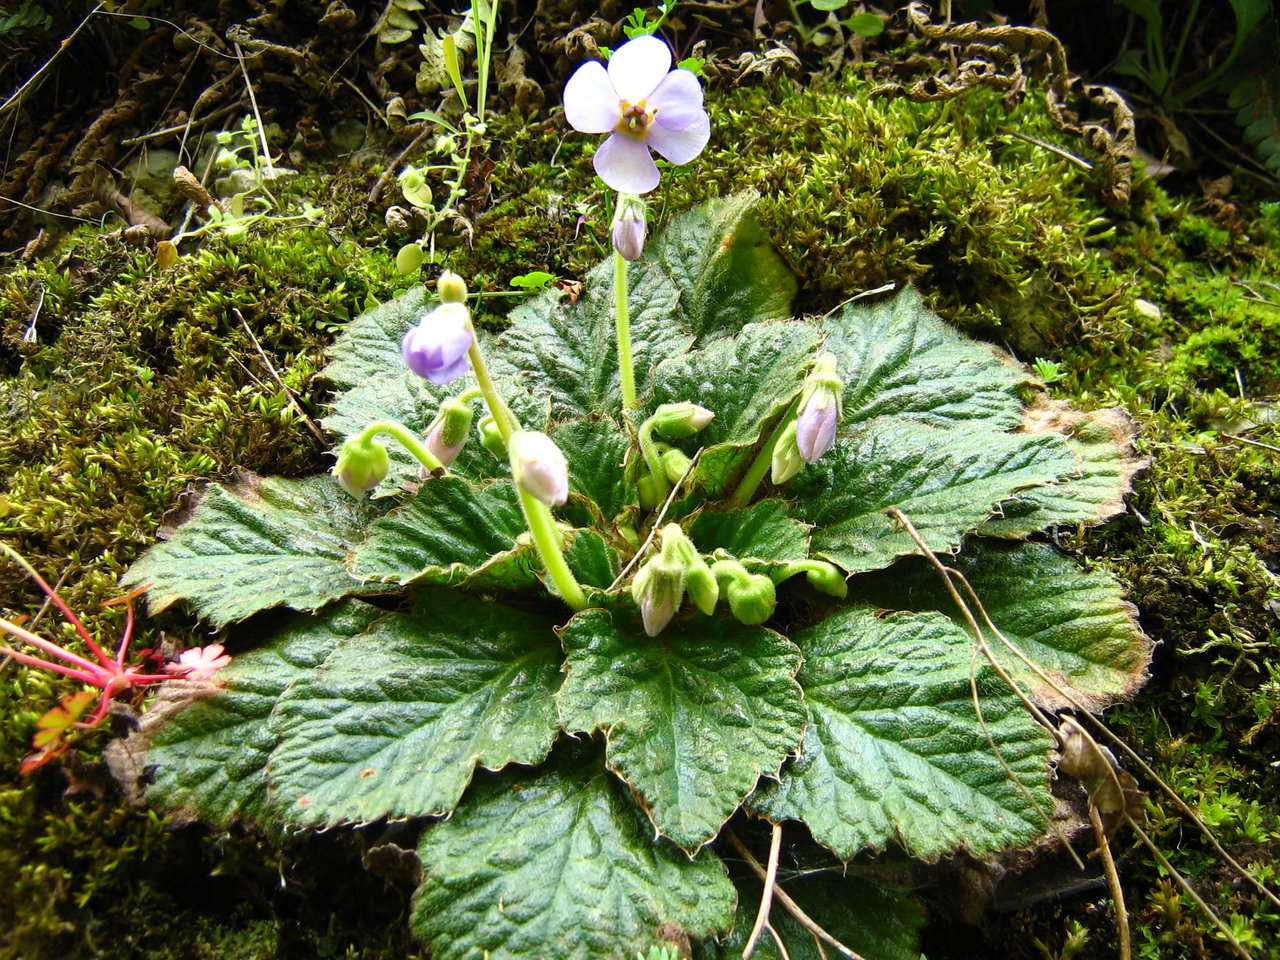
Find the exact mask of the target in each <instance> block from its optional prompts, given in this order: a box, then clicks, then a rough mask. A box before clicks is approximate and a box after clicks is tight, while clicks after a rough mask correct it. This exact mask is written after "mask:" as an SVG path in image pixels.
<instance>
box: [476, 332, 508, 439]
mask: <svg viewBox="0 0 1280 960" xmlns="http://www.w3.org/2000/svg"><path fill="white" fill-rule="evenodd" d="M467 358H468V359H469V360H470V361H471V369H472V370H473V371H474V372H475V375H476V381H477V382H478V383H479V384H480V388H479V389H480V392H481V393H482V394H483V395H484V402H485V403H487V404H488V405H489V413H490V415H491V416H492V417H493V422H494V423H496V424H497V425H498V433H499V434H501V435H502V442H503V443H504V444H507V445H510V443H511V434H513V433H514V432H515V431H517V430H519V429H520V421H519V420H517V419H516V417H515V414H513V413H512V412H511V408H510V407H508V406H507V402H506V401H505V400H503V399H502V397H500V396H499V395H498V391H497V389H496V388H495V387H494V385H493V378H492V377H491V376H489V368H488V366H486V365H485V362H484V355H483V354H482V353H481V352H480V342H479V340H477V339H476V337H475V329H474V328H472V337H471V346H470V347H468V348H467Z"/></svg>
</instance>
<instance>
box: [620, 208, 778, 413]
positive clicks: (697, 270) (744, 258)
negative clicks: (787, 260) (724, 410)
mask: <svg viewBox="0 0 1280 960" xmlns="http://www.w3.org/2000/svg"><path fill="white" fill-rule="evenodd" d="M757 199H758V196H757V195H756V194H755V193H753V192H749V191H748V192H744V193H738V194H735V195H733V196H731V197H724V198H721V199H717V200H711V201H709V202H707V203H704V204H701V205H700V206H697V207H694V208H693V209H692V210H688V211H685V212H684V213H682V214H680V215H679V216H678V217H675V218H674V219H673V220H672V221H671V226H670V227H668V228H667V229H666V230H664V231H663V232H662V233H661V234H660V235H659V236H658V237H657V238H656V239H655V240H654V241H653V242H651V243H650V244H649V245H648V246H647V248H646V249H645V253H644V256H643V257H642V258H641V260H640V263H645V264H647V263H648V262H654V263H656V264H657V265H658V266H659V267H660V268H661V269H662V270H663V271H664V272H665V273H666V274H667V275H668V276H669V277H670V278H671V280H672V283H673V284H674V285H675V287H676V288H677V289H678V290H679V291H680V310H679V319H680V325H681V326H682V327H683V328H684V329H686V330H689V331H692V332H693V334H694V335H695V336H696V337H698V338H699V340H700V341H704V340H706V339H707V338H711V337H715V336H717V335H722V334H726V333H736V332H737V331H738V330H739V329H741V328H742V327H743V326H744V325H745V324H748V323H752V322H755V321H760V320H775V319H778V318H780V317H789V316H790V315H791V301H792V300H793V299H794V298H795V295H796V280H795V277H794V275H793V274H792V273H791V271H790V270H788V269H787V266H786V264H784V263H783V262H782V258H781V257H779V256H778V254H777V253H776V252H775V251H774V249H773V246H772V245H771V244H770V243H769V238H768V237H767V236H766V235H765V233H764V230H762V229H761V227H760V224H759V223H758V222H757V220H756V218H755V215H754V214H753V213H752V212H751V210H752V207H754V206H755V203H756V201H757ZM691 399H696V398H691Z"/></svg>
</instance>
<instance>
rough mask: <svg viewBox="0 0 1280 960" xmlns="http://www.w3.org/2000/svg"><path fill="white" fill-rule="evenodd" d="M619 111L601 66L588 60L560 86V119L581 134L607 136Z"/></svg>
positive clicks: (595, 61) (613, 92) (609, 82)
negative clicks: (562, 86)
mask: <svg viewBox="0 0 1280 960" xmlns="http://www.w3.org/2000/svg"><path fill="white" fill-rule="evenodd" d="M621 113H622V111H621V110H620V109H619V107H618V94H617V93H616V92H615V91H614V89H613V83H612V82H611V81H610V80H609V74H608V73H606V72H605V69H604V64H603V63H601V62H600V61H599V60H592V61H591V62H589V63H584V64H583V65H582V66H580V67H579V68H578V70H577V72H576V73H574V75H573V76H572V77H570V78H569V82H568V83H566V84H565V85H564V118H565V119H566V120H568V121H569V125H570V126H571V127H573V129H575V130H578V131H581V132H582V133H608V132H609V131H610V130H612V129H613V128H614V127H616V126H617V125H618V117H619V116H621Z"/></svg>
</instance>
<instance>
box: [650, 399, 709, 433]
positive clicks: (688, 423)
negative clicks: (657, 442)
mask: <svg viewBox="0 0 1280 960" xmlns="http://www.w3.org/2000/svg"><path fill="white" fill-rule="evenodd" d="M714 419H715V413H713V412H712V411H710V410H708V409H707V408H706V407H700V406H698V405H697V404H696V403H689V402H688V401H685V402H684V403H664V404H662V406H660V407H658V409H657V410H656V411H654V414H653V416H652V417H651V418H650V422H651V423H652V424H653V429H654V430H655V431H657V433H658V434H659V435H660V436H663V437H666V438H668V439H669V440H677V439H679V438H681V437H692V436H693V435H694V434H695V433H698V432H699V431H701V430H702V429H703V428H705V427H706V426H707V424H709V423H710V422H711V421H712V420H714Z"/></svg>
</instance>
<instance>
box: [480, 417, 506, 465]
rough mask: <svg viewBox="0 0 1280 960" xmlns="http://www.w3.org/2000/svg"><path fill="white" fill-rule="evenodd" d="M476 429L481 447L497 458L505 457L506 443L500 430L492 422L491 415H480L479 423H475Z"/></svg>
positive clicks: (503, 458)
mask: <svg viewBox="0 0 1280 960" xmlns="http://www.w3.org/2000/svg"><path fill="white" fill-rule="evenodd" d="M476 430H477V431H479V433H480V445H481V446H482V447H484V448H485V449H486V450H488V451H489V452H490V453H492V454H493V455H494V456H495V457H497V458H498V459H499V460H506V459H507V444H506V442H505V441H504V440H503V439H502V431H501V430H499V429H498V425H497V424H496V423H494V420H493V417H490V416H488V415H486V416H483V417H481V418H480V423H479V424H477V425H476Z"/></svg>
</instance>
